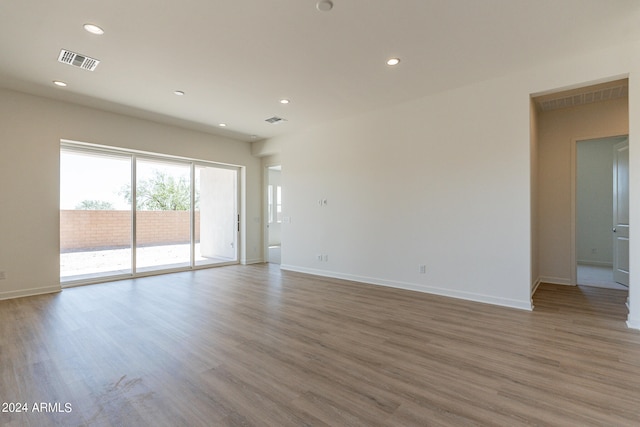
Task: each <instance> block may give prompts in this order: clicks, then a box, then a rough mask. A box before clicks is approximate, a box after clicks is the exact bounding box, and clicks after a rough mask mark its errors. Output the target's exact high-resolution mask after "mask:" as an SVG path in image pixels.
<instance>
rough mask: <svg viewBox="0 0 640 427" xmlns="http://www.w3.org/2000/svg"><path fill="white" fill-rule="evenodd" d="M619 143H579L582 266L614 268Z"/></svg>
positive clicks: (578, 216) (578, 248)
mask: <svg viewBox="0 0 640 427" xmlns="http://www.w3.org/2000/svg"><path fill="white" fill-rule="evenodd" d="M623 139H624V138H623ZM619 141H620V138H607V139H595V140H587V141H580V142H578V143H577V151H576V152H577V177H576V184H577V185H576V256H577V260H578V263H581V264H591V265H602V266H612V265H613V240H612V236H611V227H612V224H613V173H612V169H613V146H614V145H615V144H616V143H617V142H619Z"/></svg>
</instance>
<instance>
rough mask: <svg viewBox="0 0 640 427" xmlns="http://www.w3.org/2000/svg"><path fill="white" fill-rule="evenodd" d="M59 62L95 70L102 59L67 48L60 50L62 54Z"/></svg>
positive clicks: (59, 56)
mask: <svg viewBox="0 0 640 427" xmlns="http://www.w3.org/2000/svg"><path fill="white" fill-rule="evenodd" d="M58 62H62V63H63V64H67V65H72V66H74V67H78V68H82V69H83V70H89V71H94V70H95V69H96V67H97V66H98V64H99V63H100V61H99V60H97V59H95V58H90V57H88V56H87V55H81V54H79V53H75V52H71V51H70V50H65V49H62V50H61V51H60V55H58Z"/></svg>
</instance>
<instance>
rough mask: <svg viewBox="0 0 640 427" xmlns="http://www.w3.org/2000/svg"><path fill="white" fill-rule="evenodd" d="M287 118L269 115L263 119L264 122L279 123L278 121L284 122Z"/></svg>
mask: <svg viewBox="0 0 640 427" xmlns="http://www.w3.org/2000/svg"><path fill="white" fill-rule="evenodd" d="M286 121H287V119H283V118H282V117H278V116H273V117H269V118H268V119H265V122H268V123H271V124H272V125H273V124H276V123H280V122H286Z"/></svg>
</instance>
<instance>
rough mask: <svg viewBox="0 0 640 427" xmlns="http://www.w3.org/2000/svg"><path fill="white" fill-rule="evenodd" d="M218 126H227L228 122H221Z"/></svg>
mask: <svg viewBox="0 0 640 427" xmlns="http://www.w3.org/2000/svg"><path fill="white" fill-rule="evenodd" d="M218 126H220V127H221V128H223V127H226V126H227V124H226V123H220V124H219V125H218Z"/></svg>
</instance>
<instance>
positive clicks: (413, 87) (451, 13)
mask: <svg viewBox="0 0 640 427" xmlns="http://www.w3.org/2000/svg"><path fill="white" fill-rule="evenodd" d="M333 2H334V5H335V6H334V8H333V10H332V11H330V12H320V11H318V10H317V9H316V7H315V5H316V0H225V1H223V0H181V1H158V0H65V1H52V0H19V1H18V0H0V55H1V60H0V86H3V87H7V88H12V89H15V90H19V91H24V92H28V93H33V94H37V95H43V96H47V97H52V98H58V99H62V100H66V101H70V102H76V103H79V104H82V105H88V106H95V107H98V108H102V109H106V110H109V111H115V112H120V113H124V114H129V115H133V116H137V117H143V118H149V119H152V120H160V121H163V122H168V123H172V124H176V125H180V126H185V127H190V128H194V129H198V130H203V131H207V132H211V133H217V134H221V135H226V136H230V137H234V138H238V139H241V140H245V141H250V140H252V138H251V135H255V136H256V137H254V139H256V138H257V139H262V138H268V137H273V136H277V135H279V134H282V133H287V132H292V131H297V130H300V129H304V128H309V127H311V126H313V125H314V124H317V123H322V122H326V121H331V120H335V119H339V118H341V117H346V116H350V115H356V114H359V113H361V112H364V111H367V110H371V109H376V108H380V107H383V106H386V105H392V104H396V103H399V102H403V101H406V100H409V99H412V98H418V97H422V96H425V95H428V94H430V93H434V92H438V91H441V90H444V89H448V88H452V87H457V86H461V85H465V84H469V83H472V82H475V81H480V80H483V79H487V78H490V77H491V76H495V75H501V74H505V73H508V72H511V71H514V70H517V69H520V68H523V67H529V66H533V65H535V64H539V63H541V62H544V61H548V60H554V59H557V58H559V57H562V56H565V55H568V54H573V53H579V52H581V51H587V50H592V49H597V48H600V47H606V46H610V45H612V44H617V43H623V42H628V41H633V40H639V39H640V1H638V0H333ZM88 22H90V23H94V24H97V25H99V26H101V27H102V28H104V30H105V34H104V35H102V36H96V35H92V34H89V33H87V32H85V31H84V30H83V28H82V26H83V24H85V23H88ZM63 48H64V49H68V50H72V51H74V52H77V53H81V54H85V55H88V56H91V57H93V58H96V59H99V60H100V61H101V63H100V65H99V66H98V68H97V69H96V71H94V72H90V71H86V70H82V69H79V68H74V67H71V66H69V65H65V64H61V63H59V62H58V61H57V58H58V54H59V52H60V50H61V49H63ZM394 56H397V57H400V58H401V59H402V62H401V63H400V65H398V66H397V67H395V68H391V67H389V66H387V65H386V64H385V61H386V59H387V58H390V57H394ZM53 80H63V81H65V82H67V83H68V86H67V87H66V88H57V87H55V86H54V85H53V84H52V81H53ZM174 90H183V91H184V92H185V93H186V95H185V96H182V97H178V96H176V95H174V93H173V92H174ZM281 98H288V99H290V100H291V103H290V104H288V105H282V104H280V103H279V100H280V99H281ZM274 115H277V116H280V117H283V118H285V119H287V121H286V122H283V123H279V124H269V123H266V122H265V119H267V118H269V117H271V116H274ZM219 123H227V127H226V128H224V129H222V128H220V127H218V124H219Z"/></svg>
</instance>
